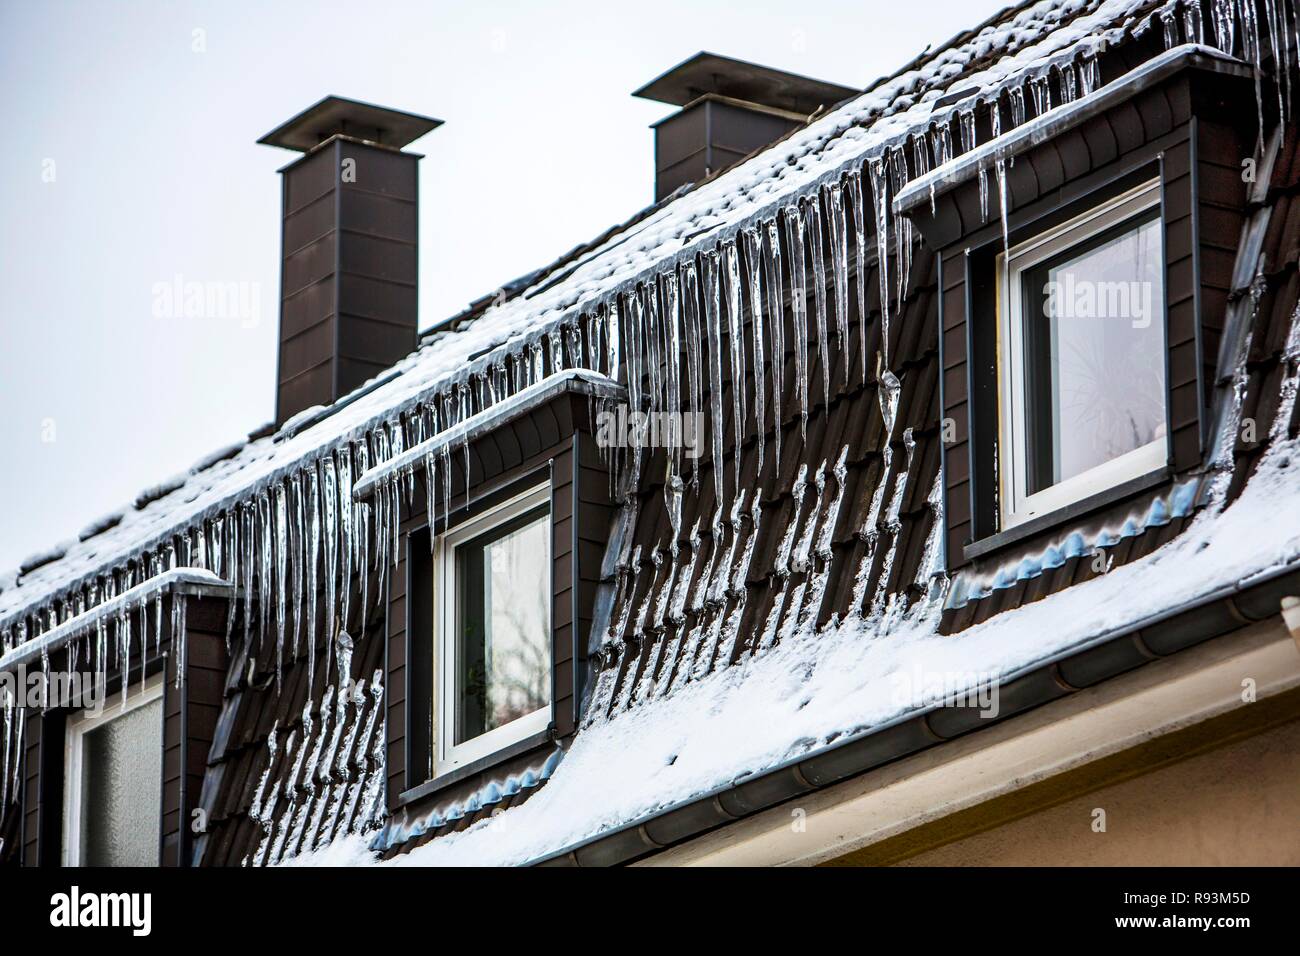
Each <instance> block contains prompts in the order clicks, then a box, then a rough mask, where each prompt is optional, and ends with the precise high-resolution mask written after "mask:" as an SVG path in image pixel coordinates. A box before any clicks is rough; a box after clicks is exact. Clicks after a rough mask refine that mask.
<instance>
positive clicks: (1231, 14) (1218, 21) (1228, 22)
mask: <svg viewBox="0 0 1300 956" xmlns="http://www.w3.org/2000/svg"><path fill="white" fill-rule="evenodd" d="M1233 4H1234V0H1214V42H1215V45H1216V46H1218V48H1219V49H1220V50H1222V51H1223V52H1224V53H1227V54H1229V55H1231V53H1232V50H1233V47H1234V46H1235V45H1236V42H1237V38H1236V35H1235V31H1236V26H1237V14H1236V11H1235V10H1234V9H1233Z"/></svg>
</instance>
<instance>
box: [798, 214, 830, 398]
mask: <svg viewBox="0 0 1300 956" xmlns="http://www.w3.org/2000/svg"><path fill="white" fill-rule="evenodd" d="M803 208H804V215H805V217H806V218H807V221H808V244H809V246H810V250H809V251H810V252H811V253H812V264H813V307H814V309H815V310H816V313H817V354H818V356H820V359H821V362H820V364H821V367H822V405H823V406H824V407H829V406H830V404H831V350H830V343H829V342H827V341H826V339H827V334H826V328H827V321H826V259H825V257H824V253H823V250H824V249H825V243H824V242H823V240H822V204H821V203H820V202H819V201H818V197H817V196H816V195H814V196H812V197H810V198H809V200H808V201H807V202H806V203H805V204H804V207H803Z"/></svg>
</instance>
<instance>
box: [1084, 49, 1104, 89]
mask: <svg viewBox="0 0 1300 956" xmlns="http://www.w3.org/2000/svg"><path fill="white" fill-rule="evenodd" d="M1079 73H1080V85H1081V86H1082V92H1083V95H1084V96H1088V95H1089V94H1091V93H1095V92H1096V91H1097V90H1098V89H1099V88H1100V87H1101V71H1100V69H1099V68H1098V64H1097V54H1095V53H1093V52H1092V51H1088V52H1085V53H1084V54H1083V58H1082V59H1081V60H1080V61H1079Z"/></svg>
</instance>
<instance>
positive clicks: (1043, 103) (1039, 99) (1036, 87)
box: [1029, 76, 1052, 116]
mask: <svg viewBox="0 0 1300 956" xmlns="http://www.w3.org/2000/svg"><path fill="white" fill-rule="evenodd" d="M1029 92H1030V93H1031V94H1032V95H1033V98H1034V115H1035V116H1042V115H1043V114H1044V113H1046V112H1047V111H1048V110H1050V109H1051V108H1052V83H1051V80H1050V79H1049V78H1048V77H1046V76H1036V77H1034V78H1033V79H1032V80H1030V82H1029Z"/></svg>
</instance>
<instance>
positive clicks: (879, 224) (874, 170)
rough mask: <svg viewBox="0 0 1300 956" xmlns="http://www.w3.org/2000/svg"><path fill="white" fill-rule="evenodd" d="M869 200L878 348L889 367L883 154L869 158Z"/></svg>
mask: <svg viewBox="0 0 1300 956" xmlns="http://www.w3.org/2000/svg"><path fill="white" fill-rule="evenodd" d="M869 169H870V170H871V202H872V206H873V207H874V208H875V211H876V260H877V268H878V270H879V272H880V348H881V350H882V352H883V354H884V363H885V367H886V368H888V367H889V181H888V180H887V179H886V178H885V174H886V170H885V159H884V156H883V155H882V156H874V157H872V159H871V160H870V166H869Z"/></svg>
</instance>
